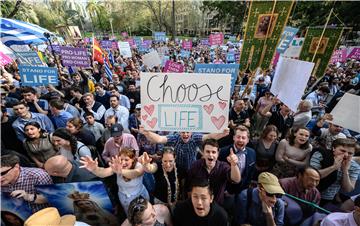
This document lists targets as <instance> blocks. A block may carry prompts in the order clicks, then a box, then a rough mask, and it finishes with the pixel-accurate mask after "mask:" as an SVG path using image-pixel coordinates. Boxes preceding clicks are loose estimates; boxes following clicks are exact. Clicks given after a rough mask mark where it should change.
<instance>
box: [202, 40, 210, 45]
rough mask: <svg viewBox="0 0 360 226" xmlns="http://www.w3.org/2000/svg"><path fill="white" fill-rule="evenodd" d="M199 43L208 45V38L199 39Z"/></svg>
mask: <svg viewBox="0 0 360 226" xmlns="http://www.w3.org/2000/svg"><path fill="white" fill-rule="evenodd" d="M200 44H201V45H204V46H208V45H209V39H201V40H200Z"/></svg>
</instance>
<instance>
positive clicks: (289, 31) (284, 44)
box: [276, 27, 299, 53]
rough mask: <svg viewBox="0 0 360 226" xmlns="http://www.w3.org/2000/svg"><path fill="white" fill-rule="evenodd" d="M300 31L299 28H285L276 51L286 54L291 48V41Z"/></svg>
mask: <svg viewBox="0 0 360 226" xmlns="http://www.w3.org/2000/svg"><path fill="white" fill-rule="evenodd" d="M298 31H299V29H298V28H294V27H285V29H284V32H283V33H282V35H281V38H280V42H279V45H278V47H277V48H276V51H277V52H278V53H284V52H285V50H286V49H287V48H288V47H289V45H290V43H291V41H292V40H293V38H294V37H295V35H296V33H297V32H298Z"/></svg>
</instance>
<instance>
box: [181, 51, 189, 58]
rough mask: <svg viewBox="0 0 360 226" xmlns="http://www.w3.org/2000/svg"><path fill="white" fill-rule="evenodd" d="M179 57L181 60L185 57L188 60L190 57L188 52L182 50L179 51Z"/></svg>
mask: <svg viewBox="0 0 360 226" xmlns="http://www.w3.org/2000/svg"><path fill="white" fill-rule="evenodd" d="M180 55H181V57H182V58H185V57H187V58H189V57H190V51H186V50H183V49H182V50H181V51H180Z"/></svg>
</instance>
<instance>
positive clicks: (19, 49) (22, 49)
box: [10, 45, 31, 52]
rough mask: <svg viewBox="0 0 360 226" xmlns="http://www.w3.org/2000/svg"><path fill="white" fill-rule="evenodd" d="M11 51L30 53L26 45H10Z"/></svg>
mask: <svg viewBox="0 0 360 226" xmlns="http://www.w3.org/2000/svg"><path fill="white" fill-rule="evenodd" d="M10 47H11V49H12V50H13V51H15V52H28V51H31V49H30V47H29V46H28V45H11V46H10Z"/></svg>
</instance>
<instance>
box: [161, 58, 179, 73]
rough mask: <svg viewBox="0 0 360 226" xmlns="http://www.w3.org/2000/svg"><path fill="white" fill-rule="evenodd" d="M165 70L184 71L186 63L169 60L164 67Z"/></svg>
mask: <svg viewBox="0 0 360 226" xmlns="http://www.w3.org/2000/svg"><path fill="white" fill-rule="evenodd" d="M164 72H177V73H182V72H184V65H182V64H178V63H175V62H172V61H171V60H167V61H166V63H165V67H164Z"/></svg>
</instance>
